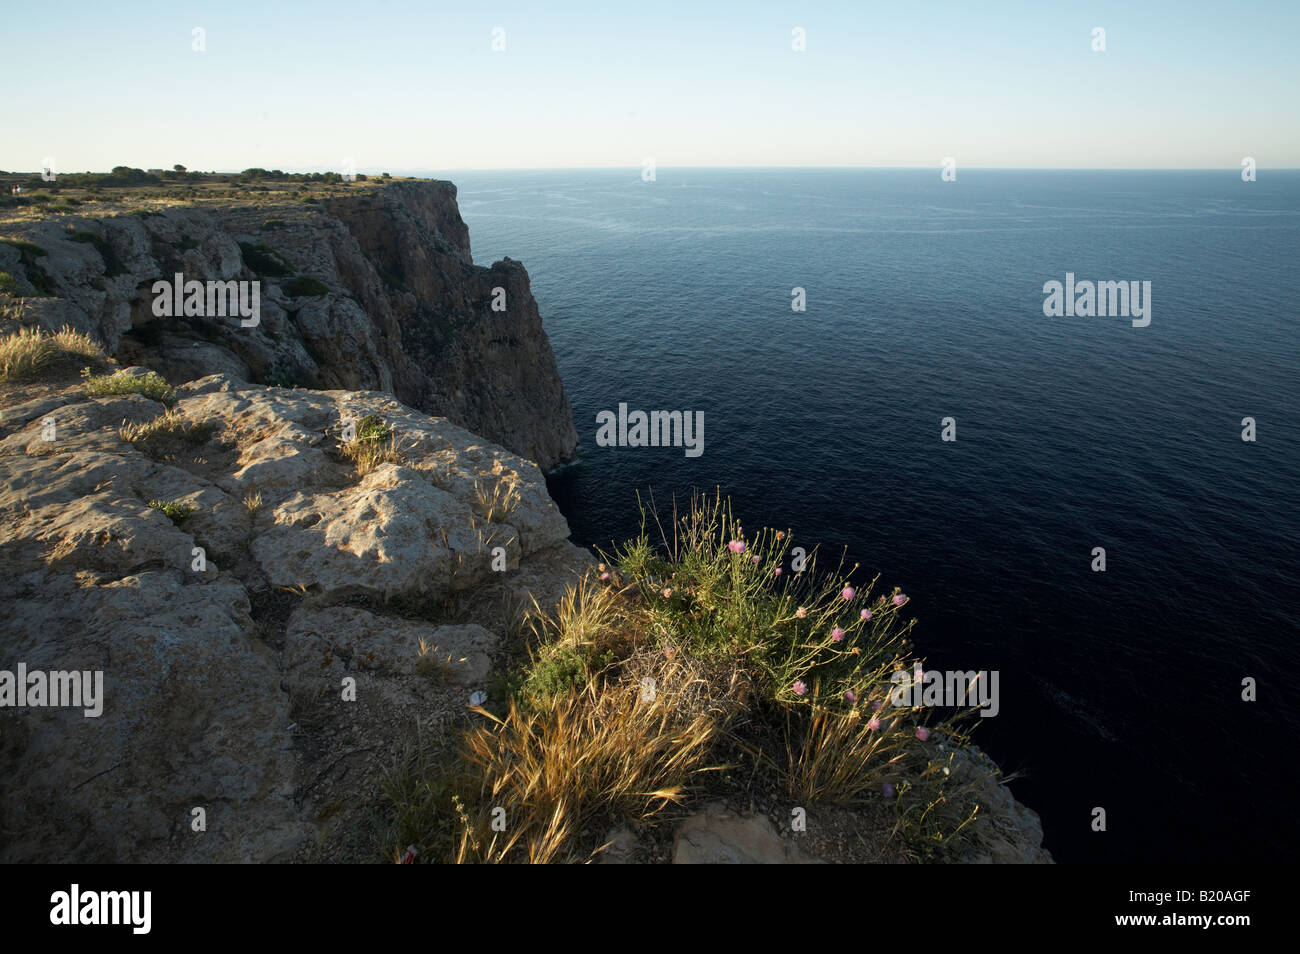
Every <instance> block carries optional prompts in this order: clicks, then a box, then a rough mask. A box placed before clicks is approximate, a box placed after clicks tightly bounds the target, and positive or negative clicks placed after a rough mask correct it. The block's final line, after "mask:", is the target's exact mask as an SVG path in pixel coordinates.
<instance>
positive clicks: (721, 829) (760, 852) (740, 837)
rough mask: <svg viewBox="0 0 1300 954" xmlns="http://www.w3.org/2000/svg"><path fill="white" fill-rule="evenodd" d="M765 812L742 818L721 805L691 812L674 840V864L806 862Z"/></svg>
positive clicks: (783, 863)
mask: <svg viewBox="0 0 1300 954" xmlns="http://www.w3.org/2000/svg"><path fill="white" fill-rule="evenodd" d="M809 861H810V859H807V858H804V857H803V855H802V854H801V853H800V851H799V849H798V847H797V846H796V845H794V844H791V843H790V842H787V841H783V840H782V838H781V836H780V835H778V834H777V833H776V829H775V828H773V826H772V822H771V821H770V820H768V818H767V817H766V816H764V815H753V816H750V817H743V816H740V815H737V814H735V813H733V812H731V811H728V810H727V809H725V808H722V807H721V806H718V805H710V806H708V807H706V808H705V809H704V810H703V811H700V812H697V813H696V814H694V815H692V816H691V817H690V818H688V819H686V821H684V822H682V824H681V825H680V826H679V827H678V829H677V834H676V836H675V838H674V839H673V864H675V865H785V864H807V863H808V862H809Z"/></svg>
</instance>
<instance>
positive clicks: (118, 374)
mask: <svg viewBox="0 0 1300 954" xmlns="http://www.w3.org/2000/svg"><path fill="white" fill-rule="evenodd" d="M81 376H82V377H83V378H85V379H86V390H87V391H89V392H90V394H91V395H92V396H94V397H104V396H107V395H112V394H141V395H143V396H144V397H147V398H149V399H151V400H154V401H158V402H159V403H162V404H166V405H169V406H170V405H171V404H174V403H175V401H176V391H175V389H173V388H172V386H171V385H170V384H168V383H167V380H166V379H165V378H164V377H163V376H162V375H160V374H157V373H156V372H153V371H149V372H147V373H145V374H128V373H127V372H125V371H115V372H113V373H112V374H103V375H96V374H93V373H92V372H91V370H90V368H82V369H81Z"/></svg>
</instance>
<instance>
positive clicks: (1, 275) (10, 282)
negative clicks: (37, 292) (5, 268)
mask: <svg viewBox="0 0 1300 954" xmlns="http://www.w3.org/2000/svg"><path fill="white" fill-rule="evenodd" d="M17 294H18V284H17V283H16V282H15V281H14V277H13V276H12V275H10V274H9V273H8V272H0V295H9V296H14V295H17Z"/></svg>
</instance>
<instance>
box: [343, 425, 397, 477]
mask: <svg viewBox="0 0 1300 954" xmlns="http://www.w3.org/2000/svg"><path fill="white" fill-rule="evenodd" d="M339 453H340V454H342V455H343V456H344V458H346V459H347V460H350V461H351V462H352V465H353V466H354V467H356V469H357V476H358V477H365V476H366V475H367V474H369V473H370V472H371V471H373V470H375V468H377V467H380V466H381V465H383V464H402V463H405V462H406V456H405V455H404V454H403V453H402V448H401V446H400V445H399V444H398V441H397V437H396V435H394V436H392V437H390V438H389V439H388V442H387V443H381V442H380V441H368V440H355V441H349V442H347V443H346V444H341V445H339Z"/></svg>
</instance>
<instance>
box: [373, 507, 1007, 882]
mask: <svg viewBox="0 0 1300 954" xmlns="http://www.w3.org/2000/svg"><path fill="white" fill-rule="evenodd" d="M651 515H653V514H651ZM643 516H645V515H644V514H643ZM655 520H656V523H659V518H658V517H657V516H655ZM643 527H644V522H643ZM670 527H671V530H670V531H669V532H668V533H664V532H663V531H662V524H660V528H661V532H660V542H658V543H656V544H652V543H651V541H650V539H649V537H648V536H647V534H646V533H645V532H644V530H643V532H642V534H641V535H640V536H639V537H638V538H637V539H635V540H632V541H630V542H629V543H627V544H626V545H624V546H623V547H621V548H619V549H618V550H616V551H615V552H614V553H613V554H611V555H608V556H605V559H606V561H607V562H605V563H602V564H600V565H599V566H598V567H597V568H596V569H595V570H593V571H592V572H591V573H590V574H589V575H588V576H587V577H585V578H584V579H583V580H582V581H580V582H579V583H578V584H576V585H575V586H573V587H571V588H570V589H569V591H568V593H567V594H566V596H565V598H564V599H563V600H562V601H561V602H560V604H559V605H558V606H557V607H556V608H555V610H554V611H553V612H549V613H548V612H543V611H542V610H541V608H540V607H538V606H537V605H536V604H534V606H533V610H532V612H531V613H530V614H529V624H530V628H531V630H532V633H533V650H532V653H531V658H530V659H529V661H528V662H527V663H526V664H525V665H523V667H522V668H521V669H520V670H519V671H518V672H517V673H515V674H514V675H513V676H512V677H511V678H508V679H505V680H502V681H501V682H499V683H498V684H497V685H498V686H501V687H504V688H503V690H502V691H503V692H504V693H505V694H504V695H503V696H501V697H499V698H496V699H495V700H494V701H493V702H491V703H488V704H487V705H490V706H491V709H489V708H487V707H485V706H478V707H472V711H473V712H475V713H477V715H478V716H479V717H480V719H481V721H480V722H479V723H478V724H477V725H475V726H473V727H472V728H471V729H470V730H468V731H467V732H466V734H465V735H464V737H463V739H462V740H461V743H460V746H459V748H458V750H457V751H456V752H455V753H454V755H453V756H451V757H446V756H443V757H441V758H440V757H438V756H437V755H436V754H434V753H429V752H417V753H413V754H412V755H411V757H410V758H409V759H408V760H407V761H406V762H405V763H404V764H403V765H402V766H400V767H399V768H398V769H397V770H395V771H394V772H393V773H392V774H391V775H390V776H389V778H388V779H387V781H386V784H385V794H386V796H387V798H388V800H389V803H390V808H391V816H390V820H391V829H390V831H389V833H388V835H389V840H388V841H387V843H386V845H385V854H386V855H392V856H393V857H396V856H397V855H398V854H399V853H400V852H401V851H402V850H403V849H404V848H405V847H406V846H407V845H414V846H416V848H417V851H418V852H419V855H418V857H420V858H421V859H423V860H430V861H454V862H525V861H526V862H548V861H582V860H586V859H588V858H590V857H591V854H592V852H593V851H595V850H598V849H599V847H600V846H599V844H598V843H593V841H592V837H591V833H592V832H593V831H597V832H598V833H599V832H600V831H603V830H604V829H603V828H602V825H607V824H608V820H609V819H611V818H613V819H618V818H622V819H625V820H628V821H630V822H632V823H633V824H635V825H639V826H650V827H653V826H655V825H656V824H658V823H659V822H660V821H661V820H663V819H668V818H674V817H676V814H679V812H678V808H679V807H680V806H684V805H686V804H687V803H689V802H691V801H693V800H696V799H698V798H701V797H705V796H709V795H712V794H717V792H718V791H719V790H720V788H721V785H722V783H721V781H720V780H721V779H723V778H724V777H727V776H728V773H731V774H732V775H734V776H736V777H743V778H744V779H745V780H746V782H745V785H747V786H748V787H749V791H748V794H749V795H752V794H753V792H754V791H755V790H761V791H764V792H767V793H769V794H774V795H775V797H777V798H779V799H782V800H787V801H788V802H789V803H790V804H795V805H801V806H805V807H810V806H815V805H817V804H836V805H841V806H854V805H859V806H861V805H865V804H866V803H871V806H872V807H873V808H876V809H879V808H881V807H884V808H885V809H886V812H885V817H893V818H895V819H896V824H895V827H894V830H893V831H892V832H891V833H889V837H890V838H892V839H893V840H894V841H895V843H896V844H897V845H898V846H899V851H900V852H901V853H904V854H906V855H910V856H911V857H914V858H916V859H917V860H940V859H945V858H948V857H951V856H952V855H953V853H954V852H956V851H957V850H959V849H960V848H962V847H963V846H964V845H966V844H968V843H969V841H970V840H971V839H972V838H976V837H978V834H977V826H976V825H975V820H976V818H977V816H978V811H979V806H978V800H977V798H976V796H975V794H974V793H975V792H976V790H977V786H976V784H975V783H977V782H981V781H987V779H988V776H984V777H982V778H980V779H976V778H969V777H962V778H958V774H959V773H955V772H952V771H951V770H950V768H949V763H951V761H952V752H953V750H954V749H958V748H960V747H961V746H962V745H964V744H965V742H966V738H965V736H964V735H963V734H962V732H961V731H960V728H959V719H960V715H961V714H957V715H955V716H954V717H953V718H951V719H949V720H948V721H946V722H942V723H940V724H937V725H934V726H927V725H925V724H923V719H922V715H923V714H924V713H923V710H919V709H913V708H907V707H899V706H896V705H894V702H893V700H892V698H891V690H892V689H894V688H895V686H896V682H895V681H894V680H893V677H894V674H895V673H896V672H898V671H900V670H902V671H906V672H908V673H910V672H911V667H912V664H913V663H914V662H915V660H914V659H913V658H912V657H911V656H910V655H909V653H908V649H909V646H910V643H909V639H908V637H909V634H910V631H911V628H912V625H913V623H912V621H910V620H906V619H904V618H903V615H902V613H901V612H900V610H901V608H902V606H903V605H905V604H906V602H907V599H906V597H905V596H903V595H902V594H901V593H898V592H897V591H894V592H892V593H887V594H881V595H877V594H876V593H875V592H874V590H875V582H874V581H873V582H872V583H871V584H870V585H868V586H866V587H861V588H859V587H855V586H854V585H853V584H852V583H851V582H850V580H851V578H852V575H853V573H854V571H855V570H856V567H854V568H848V569H846V568H845V567H844V565H843V563H842V562H841V563H840V565H838V566H837V567H835V568H834V569H833V570H832V571H830V572H827V573H822V572H820V571H819V570H818V569H817V566H816V553H815V552H814V553H812V554H810V555H809V556H808V557H807V560H806V563H805V564H804V565H803V569H802V572H798V573H795V572H793V571H792V569H791V566H792V561H791V556H792V554H791V546H792V537H791V535H790V534H789V533H788V532H785V531H773V530H763V531H760V532H759V533H757V534H748V533H746V532H745V531H744V530H743V529H742V528H741V527H740V526H739V525H738V523H737V522H736V520H735V519H734V517H733V515H732V513H731V510H730V505H729V503H728V502H726V501H725V500H724V499H722V498H721V497H720V496H718V497H714V498H700V499H696V500H695V501H693V505H692V507H691V508H690V510H689V512H688V513H686V514H685V515H684V516H681V517H677V516H676V515H675V514H674V519H672V521H671V523H670ZM729 784H732V783H729ZM502 809H504V811H505V814H506V816H507V817H508V818H509V824H508V826H505V828H504V829H503V828H502V826H501V825H500V824H494V819H495V818H499V816H500V812H501V810H502Z"/></svg>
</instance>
